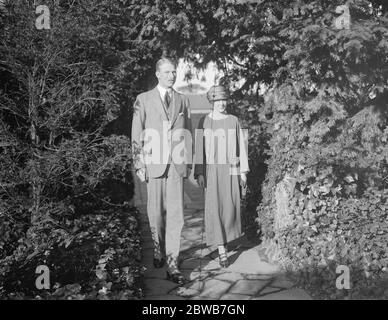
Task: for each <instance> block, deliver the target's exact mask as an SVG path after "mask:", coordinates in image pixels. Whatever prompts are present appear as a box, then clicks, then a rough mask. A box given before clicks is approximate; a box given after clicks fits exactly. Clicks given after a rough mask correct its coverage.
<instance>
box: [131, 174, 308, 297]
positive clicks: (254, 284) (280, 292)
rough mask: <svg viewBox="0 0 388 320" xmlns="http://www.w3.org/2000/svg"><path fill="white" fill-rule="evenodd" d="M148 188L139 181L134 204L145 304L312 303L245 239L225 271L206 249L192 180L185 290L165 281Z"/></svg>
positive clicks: (233, 249) (233, 248)
mask: <svg viewBox="0 0 388 320" xmlns="http://www.w3.org/2000/svg"><path fill="white" fill-rule="evenodd" d="M146 199H147V192H146V184H145V183H141V182H140V181H139V180H138V179H137V178H135V204H136V206H137V207H138V208H139V210H140V212H141V233H142V239H143V260H142V263H143V264H144V266H145V267H146V272H145V275H144V277H145V279H144V284H145V288H144V290H145V292H144V293H145V299H146V300H186V299H193V300H310V299H311V297H310V296H309V295H308V294H307V292H306V291H304V290H302V289H299V288H296V287H295V286H294V284H293V283H292V282H291V281H289V279H287V277H286V276H285V274H284V273H282V272H281V271H280V270H279V269H278V268H277V266H274V265H271V264H268V263H267V262H265V261H264V259H262V258H261V257H262V256H261V251H262V250H263V248H261V247H260V245H259V244H258V243H254V242H252V241H250V240H248V239H246V238H245V237H244V236H243V237H242V238H241V239H238V240H236V241H234V243H231V244H230V246H229V253H228V256H229V262H230V266H229V267H228V268H226V269H221V268H220V267H219V263H218V253H217V248H208V247H206V245H205V243H206V242H205V235H204V233H203V228H204V226H203V214H204V212H203V208H204V196H203V192H202V190H201V189H200V188H199V187H198V186H197V184H196V182H195V181H194V179H193V177H190V178H189V179H187V180H185V195H184V201H185V225H184V228H183V232H182V242H181V253H180V269H181V271H182V273H183V275H184V276H185V277H186V279H188V280H189V282H188V283H187V284H185V285H184V286H179V285H178V284H176V283H174V282H171V281H168V280H166V270H165V268H161V269H156V268H154V266H153V264H152V261H153V243H152V238H151V234H150V229H149V224H148V218H147V214H146Z"/></svg>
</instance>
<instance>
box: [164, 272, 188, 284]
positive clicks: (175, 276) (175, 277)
mask: <svg viewBox="0 0 388 320" xmlns="http://www.w3.org/2000/svg"><path fill="white" fill-rule="evenodd" d="M167 280H170V281H172V282H175V283H177V284H180V285H184V284H185V283H186V279H185V278H184V277H183V276H182V274H181V273H180V272H175V273H170V272H168V271H167Z"/></svg>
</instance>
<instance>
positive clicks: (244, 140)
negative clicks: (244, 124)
mask: <svg viewBox="0 0 388 320" xmlns="http://www.w3.org/2000/svg"><path fill="white" fill-rule="evenodd" d="M237 141H238V143H237V146H238V148H239V150H238V151H239V155H240V173H247V172H249V164H248V130H244V129H242V128H241V126H240V122H239V121H237Z"/></svg>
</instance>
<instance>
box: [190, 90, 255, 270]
mask: <svg viewBox="0 0 388 320" xmlns="http://www.w3.org/2000/svg"><path fill="white" fill-rule="evenodd" d="M207 97H208V99H209V101H210V103H212V104H213V110H212V111H211V112H210V113H209V114H208V115H206V116H205V117H203V118H202V119H201V120H200V122H199V125H198V129H197V131H196V144H195V167H194V177H195V178H196V179H197V182H198V184H199V185H200V186H201V187H202V188H204V189H205V233H206V243H207V245H208V246H214V245H216V246H218V254H219V262H220V266H221V267H224V268H226V267H228V265H229V264H228V256H227V249H226V244H227V243H229V242H230V241H232V240H234V239H236V238H238V237H240V236H241V216H240V185H241V186H242V187H243V188H245V187H246V181H247V176H246V174H247V172H248V171H249V166H248V156H247V146H246V144H245V143H244V139H243V131H242V130H241V127H240V123H239V120H238V118H237V117H235V116H233V115H230V114H228V113H227V112H226V107H227V100H228V92H227V91H226V89H225V88H224V87H223V86H214V87H212V88H210V90H209V92H208V94H207ZM240 138H241V139H240Z"/></svg>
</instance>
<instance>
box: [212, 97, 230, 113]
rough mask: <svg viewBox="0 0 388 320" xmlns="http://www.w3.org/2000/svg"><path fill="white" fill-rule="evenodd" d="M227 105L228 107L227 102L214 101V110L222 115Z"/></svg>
mask: <svg viewBox="0 0 388 320" xmlns="http://www.w3.org/2000/svg"><path fill="white" fill-rule="evenodd" d="M227 105H228V102H227V101H226V100H217V101H214V110H215V111H218V112H220V113H224V112H225V111H226V106H227Z"/></svg>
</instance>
